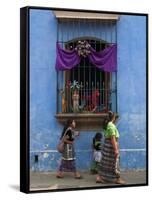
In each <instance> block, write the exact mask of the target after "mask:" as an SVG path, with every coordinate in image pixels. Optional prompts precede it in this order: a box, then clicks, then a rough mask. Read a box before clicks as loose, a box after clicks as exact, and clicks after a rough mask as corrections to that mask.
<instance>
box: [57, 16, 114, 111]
mask: <svg viewBox="0 0 152 200" xmlns="http://www.w3.org/2000/svg"><path fill="white" fill-rule="evenodd" d="M91 27H92V29H91ZM79 41H87V42H88V43H89V44H90V45H91V47H93V48H94V49H95V50H96V51H97V52H98V51H102V50H103V49H105V48H106V47H108V45H110V44H112V43H116V23H115V22H114V21H111V20H106V21H102V20H84V19H58V36H57V42H58V43H59V44H60V45H61V46H62V48H65V49H68V50H72V49H73V48H75V47H76V46H77V44H78V42H79ZM116 82H117V74H116V73H113V72H112V73H109V72H104V71H101V70H99V69H98V68H97V67H95V66H94V65H93V64H91V63H90V62H89V59H88V58H87V57H86V58H82V59H81V62H80V64H79V65H78V66H77V67H75V68H73V69H71V70H67V71H60V72H57V114H60V113H62V114H68V113H77V114H89V113H90V114H104V113H107V111H108V110H113V111H116V109H117V106H116V104H117V98H116V88H117V84H116ZM73 85H77V86H78V89H76V90H75V91H74V90H73V89H72V88H73Z"/></svg>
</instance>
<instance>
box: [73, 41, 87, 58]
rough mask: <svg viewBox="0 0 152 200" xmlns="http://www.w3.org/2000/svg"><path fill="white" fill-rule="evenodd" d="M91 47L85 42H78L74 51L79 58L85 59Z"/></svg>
mask: <svg viewBox="0 0 152 200" xmlns="http://www.w3.org/2000/svg"><path fill="white" fill-rule="evenodd" d="M90 48H91V45H90V44H89V43H88V42H87V41H85V40H84V41H78V45H77V46H76V47H75V50H76V51H77V53H78V55H79V56H82V57H84V58H85V57H87V56H88V55H89V54H90V53H91V51H90Z"/></svg>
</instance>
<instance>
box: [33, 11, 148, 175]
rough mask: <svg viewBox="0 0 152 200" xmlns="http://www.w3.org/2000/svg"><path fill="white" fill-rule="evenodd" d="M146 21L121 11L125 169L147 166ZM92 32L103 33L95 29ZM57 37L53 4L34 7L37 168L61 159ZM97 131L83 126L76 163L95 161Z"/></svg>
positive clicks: (48, 167) (120, 100)
mask: <svg viewBox="0 0 152 200" xmlns="http://www.w3.org/2000/svg"><path fill="white" fill-rule="evenodd" d="M145 23H146V21H145V18H144V17H139V16H121V17H120V20H119V21H118V25H117V42H118V76H117V78H118V82H117V89H118V91H117V93H118V96H117V97H118V112H119V114H120V116H121V121H120V124H119V125H118V128H119V130H120V135H121V137H120V148H121V167H122V168H123V169H133V168H135V169H139V168H140V169H143V168H145V140H146V138H145V135H146V128H145V84H146V83H145V78H146V77H145V70H146V60H145V59H146V58H145V51H146V44H145V37H146V36H145ZM85 30H86V29H85ZM94 33H96V35H94ZM69 34H70V32H69ZM75 34H76V33H75ZM92 34H93V35H94V36H97V37H99V36H100V35H98V34H99V33H98V31H95V30H94V32H92ZM83 35H84V32H83V30H82V36H83ZM72 37H73V36H72ZM102 37H104V34H103V36H102ZM113 38H115V37H113ZM56 40H57V21H56V19H55V17H54V15H53V13H52V12H51V11H49V10H32V9H31V10H30V166H31V169H32V170H40V171H50V170H52V171H54V170H56V168H57V166H58V163H59V159H60V155H59V154H58V152H57V151H56V144H57V142H58V139H59V136H60V134H61V130H62V128H63V127H62V126H61V125H60V124H59V123H58V122H57V120H56V118H55V117H54V115H55V113H56V71H55V58H56ZM94 134H95V133H94V132H87V131H85V132H81V135H80V137H79V138H78V139H77V140H76V145H75V148H76V152H77V166H78V168H79V169H81V170H87V169H88V168H89V167H90V161H91V156H92V151H91V142H92V137H93V136H94ZM35 155H38V162H35V159H34V156H35Z"/></svg>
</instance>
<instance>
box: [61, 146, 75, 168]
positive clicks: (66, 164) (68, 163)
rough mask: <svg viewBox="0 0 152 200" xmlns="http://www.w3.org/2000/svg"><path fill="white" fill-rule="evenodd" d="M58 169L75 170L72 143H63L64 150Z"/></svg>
mask: <svg viewBox="0 0 152 200" xmlns="http://www.w3.org/2000/svg"><path fill="white" fill-rule="evenodd" d="M59 171H62V172H76V164H75V150H74V146H73V145H72V144H65V145H64V152H63V154H62V160H61V164H60V166H59Z"/></svg>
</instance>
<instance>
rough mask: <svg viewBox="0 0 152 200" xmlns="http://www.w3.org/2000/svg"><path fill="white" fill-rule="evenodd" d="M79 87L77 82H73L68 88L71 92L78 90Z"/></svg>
mask: <svg viewBox="0 0 152 200" xmlns="http://www.w3.org/2000/svg"><path fill="white" fill-rule="evenodd" d="M80 87H81V85H80V84H79V82H78V81H76V80H74V81H73V83H72V84H71V86H70V88H71V90H72V91H74V90H79V89H80Z"/></svg>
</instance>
